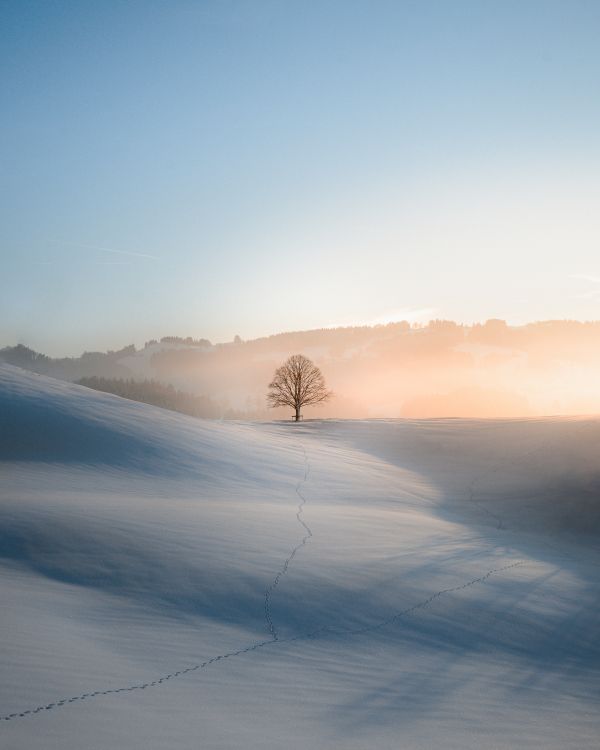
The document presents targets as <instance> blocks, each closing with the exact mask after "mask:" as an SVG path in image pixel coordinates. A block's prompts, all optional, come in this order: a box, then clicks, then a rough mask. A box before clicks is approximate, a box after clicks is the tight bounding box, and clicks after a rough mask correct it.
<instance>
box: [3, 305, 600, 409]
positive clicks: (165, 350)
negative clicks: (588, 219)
mask: <svg viewBox="0 0 600 750" xmlns="http://www.w3.org/2000/svg"><path fill="white" fill-rule="evenodd" d="M296 353H302V354H304V355H306V356H308V357H310V358H311V359H313V360H314V361H315V363H316V364H317V365H318V366H319V367H320V368H321V370H322V371H323V373H324V375H325V378H326V380H327V383H328V386H329V387H330V388H332V389H333V391H334V392H335V398H334V399H332V401H331V402H330V403H329V404H327V405H325V406H324V407H323V408H313V409H311V410H307V411H306V413H305V416H307V417H311V416H312V417H321V416H322V417H355V418H365V417H399V416H404V417H411V418H422V417H519V416H536V415H545V414H546V415H547V414H582V413H600V388H599V387H598V386H597V383H599V382H600V323H599V322H589V323H584V322H578V321H544V322H538V323H531V324H528V325H524V326H509V325H507V324H506V323H505V322H504V321H502V320H497V319H493V320H488V321H487V322H486V323H483V324H475V325H470V326H467V325H459V324H457V323H454V322H453V321H446V320H434V321H431V322H430V323H429V324H428V325H426V326H419V327H416V326H411V325H410V324H409V323H407V322H406V321H403V322H398V323H391V324H389V325H381V326H360V327H347V328H323V329H317V330H311V331H292V332H287V333H280V334H275V335H273V336H267V337H263V338H258V339H253V340H250V341H242V340H241V339H240V338H239V337H236V338H235V340H234V341H232V342H228V343H220V344H211V342H210V341H208V340H207V339H194V338H191V337H188V338H182V337H177V336H169V337H165V338H163V339H161V340H160V341H158V340H152V341H148V342H147V343H146V344H145V346H144V347H142V348H141V349H136V348H135V346H133V345H130V346H127V347H124V348H123V349H120V350H118V351H108V352H85V353H84V354H82V355H81V356H80V357H72V358H60V359H53V358H50V357H47V356H45V355H44V354H40V353H38V352H35V351H32V350H31V349H29V348H27V347H26V346H23V345H18V346H14V347H6V348H5V349H2V350H0V361H5V362H8V363H10V364H13V365H18V366H19V367H22V368H25V369H27V370H32V371H34V372H38V373H41V374H45V375H51V376H53V377H56V378H60V379H64V380H70V381H77V380H80V379H81V378H89V377H100V378H109V379H115V378H116V379H121V380H135V381H136V382H137V381H144V380H155V381H160V382H161V383H165V384H171V385H172V386H173V387H174V388H175V389H177V390H181V391H184V392H187V393H189V394H193V395H195V396H202V397H208V398H209V399H211V400H212V401H214V402H215V403H218V404H219V405H220V406H221V408H222V410H223V412H226V413H227V414H228V415H230V416H231V415H235V416H236V417H240V418H251V419H270V418H273V417H285V416H288V415H287V413H286V411H285V410H281V411H270V410H268V409H267V408H266V404H265V392H266V387H267V384H268V382H269V381H270V379H271V376H272V374H273V371H274V369H275V368H276V367H277V366H278V365H280V364H281V363H282V362H283V361H284V360H285V359H286V358H287V357H288V356H290V355H291V354H296Z"/></svg>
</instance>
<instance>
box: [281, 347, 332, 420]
mask: <svg viewBox="0 0 600 750" xmlns="http://www.w3.org/2000/svg"><path fill="white" fill-rule="evenodd" d="M332 395H333V394H332V392H331V391H328V390H327V388H326V386H325V378H324V377H323V375H322V373H321V370H319V368H318V367H317V366H316V365H315V364H313V362H311V361H310V359H308V358H307V357H305V356H304V355H302V354H294V355H293V356H292V357H290V358H289V359H288V360H287V361H286V362H284V363H283V365H281V367H278V368H277V369H276V370H275V375H274V376H273V381H272V382H271V383H269V393H268V394H267V402H268V404H269V406H271V407H275V406H291V407H292V409H294V411H295V416H296V422H297V421H298V420H299V419H300V409H301V408H302V407H303V406H311V405H312V404H322V403H323V402H324V401H327V400H328V399H329V398H331V396H332Z"/></svg>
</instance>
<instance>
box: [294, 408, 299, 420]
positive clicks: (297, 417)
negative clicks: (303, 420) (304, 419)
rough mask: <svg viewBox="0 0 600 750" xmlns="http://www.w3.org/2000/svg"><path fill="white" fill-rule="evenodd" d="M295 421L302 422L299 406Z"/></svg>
mask: <svg viewBox="0 0 600 750" xmlns="http://www.w3.org/2000/svg"><path fill="white" fill-rule="evenodd" d="M295 421H296V422H299V421H300V407H299V406H297V407H296V420H295Z"/></svg>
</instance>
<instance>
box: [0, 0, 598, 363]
mask: <svg viewBox="0 0 600 750" xmlns="http://www.w3.org/2000/svg"><path fill="white" fill-rule="evenodd" d="M599 38H600V3H598V2H582V1H578V0H570V1H569V2H552V1H551V0H548V1H546V2H527V1H525V2H523V1H521V2H510V1H509V2H486V1H485V0H481V1H479V2H458V1H457V2H446V1H444V2H423V1H420V2H400V0H397V1H396V2H390V3H388V2H376V1H375V2H347V1H346V2H299V3H292V2H258V1H257V2H187V1H186V2H184V1H180V0H171V1H170V2H166V1H165V2H151V1H148V2H134V1H130V2H108V0H107V1H106V2H101V3H97V2H84V1H80V2H57V1H56V0H55V1H54V2H50V1H46V2H26V1H23V0H20V1H19V2H10V1H8V2H7V1H5V2H3V3H2V4H1V5H0V76H1V94H0V95H1V101H2V112H3V116H2V124H1V128H2V138H1V141H0V159H1V167H2V174H3V180H2V183H1V187H0V190H1V191H2V195H1V199H2V200H1V207H0V211H1V212H2V217H1V221H0V248H1V253H2V270H3V273H2V295H1V300H0V345H6V344H13V343H16V342H18V341H20V342H23V343H27V344H29V345H30V346H33V347H35V348H37V349H40V350H42V351H46V352H50V353H54V354H77V353H79V352H80V351H81V350H82V349H84V348H87V349H105V348H117V347H120V346H122V345H125V344H127V343H132V342H134V343H136V344H141V343H143V342H144V341H145V340H146V339H148V338H151V337H156V336H162V335H169V334H171V335H183V336H187V335H193V336H205V337H208V338H211V339H212V340H216V341H219V340H228V339H231V338H232V337H233V336H234V335H235V334H239V335H241V336H242V337H243V338H250V337H254V336H258V335H263V334H267V333H271V332H277V331H280V330H290V329H301V328H312V327H320V326H325V325H335V324H353V323H368V322H379V321H386V320H391V319H395V318H402V317H407V318H410V319H413V320H421V319H423V320H426V319H428V318H429V317H445V318H453V319H456V320H461V321H464V322H471V321H474V320H485V319H486V318H489V317H504V318H507V319H509V320H510V321H512V322H515V323H518V322H525V321H528V320H536V319H543V318H563V317H569V318H578V319H592V318H593V319H596V318H599V317H600V315H599V314H598V313H599V310H598V308H599V302H600V217H599V216H598V214H599V213H600V212H598V210H597V207H598V205H599V199H600V170H599V167H600V94H599V93H598V92H600V45H599V44H598V39H599Z"/></svg>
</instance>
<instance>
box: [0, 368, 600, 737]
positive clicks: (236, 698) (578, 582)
mask: <svg viewBox="0 0 600 750" xmlns="http://www.w3.org/2000/svg"><path fill="white" fill-rule="evenodd" d="M599 448H600V420H599V419H596V418H589V419H588V418H577V419H564V418H561V419H536V420H503V421H474V420H423V421H407V420H389V421H387V420H383V421H380V420H372V421H314V422H305V423H300V424H297V425H296V424H292V423H287V424H283V423H272V424H247V423H218V422H209V421H202V420H195V419H192V418H187V417H184V416H181V415H177V414H174V413H171V412H167V411H163V410H161V409H157V408H153V407H150V406H146V405H143V404H137V403H133V402H130V401H126V400H123V399H119V398H117V397H114V396H110V395H107V394H101V393H96V392H94V391H91V390H87V389H85V388H81V387H78V386H75V385H72V384H68V383H64V382H59V381H54V380H51V379H49V378H44V377H41V376H37V375H34V374H31V373H26V372H24V371H22V370H19V369H17V368H13V367H10V366H2V367H0V498H1V503H0V586H1V596H2V610H1V611H2V617H1V622H0V628H1V631H0V632H1V640H0V649H1V656H0V659H1V664H2V680H1V683H0V714H1V715H2V721H0V746H1V747H3V748H7V749H10V750H17V749H19V750H20V749H21V748H23V749H25V748H27V750H36V748H44V749H54V748H56V749H58V748H60V750H65V749H70V748H86V750H95V749H96V748H98V749H100V748H103V749H105V748H145V749H146V750H148V748H157V749H158V748H161V749H163V748H211V749H212V748H214V749H215V750H217V749H218V750H225V749H227V750H231V748H244V749H246V748H261V749H262V750H265V749H268V750H270V749H271V748H272V749H273V750H274V749H275V748H277V749H278V750H279V749H280V748H288V749H291V750H295V749H299V748H303V749H304V748H306V747H311V748H324V749H328V748H344V749H346V748H348V749H354V748H356V749H360V750H364V749H365V748H369V749H376V748H389V749H392V748H394V750H395V749H396V748H403V749H404V748H408V749H412V748H414V749H418V750H421V749H423V750H424V749H425V748H448V749H453V748H456V750H468V749H470V748H473V749H475V748H477V749H479V748H494V749H495V750H499V749H505V748H506V749H508V748H511V749H512V748H544V749H546V750H548V749H550V750H552V749H554V748H556V750H559V749H560V750H565V749H569V748H573V750H585V749H586V748H598V747H599V746H600V712H599V711H598V708H599V706H598V700H599V689H600V646H599V644H598V632H599V631H600V607H599V606H598V605H599V602H600V584H599V582H598V563H599V561H600V554H599V550H598V540H599V535H600V470H599V467H598V456H599Z"/></svg>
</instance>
